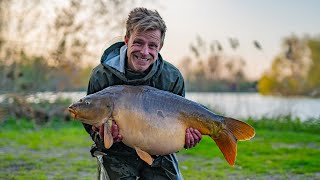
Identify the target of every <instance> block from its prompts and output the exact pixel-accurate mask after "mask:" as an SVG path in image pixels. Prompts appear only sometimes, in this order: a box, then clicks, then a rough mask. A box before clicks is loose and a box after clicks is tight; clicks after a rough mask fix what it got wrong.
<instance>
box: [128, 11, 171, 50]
mask: <svg viewBox="0 0 320 180" xmlns="http://www.w3.org/2000/svg"><path fill="white" fill-rule="evenodd" d="M126 28H127V32H126V36H127V37H130V35H131V33H132V32H134V31H139V32H144V31H148V30H160V32H161V44H163V41H164V37H165V33H166V30H167V27H166V24H165V22H164V21H163V19H162V17H161V16H160V14H159V13H158V12H157V11H156V10H154V11H152V10H149V9H146V8H143V7H139V8H135V9H133V10H132V11H131V12H130V13H129V16H128V19H127V22H126Z"/></svg>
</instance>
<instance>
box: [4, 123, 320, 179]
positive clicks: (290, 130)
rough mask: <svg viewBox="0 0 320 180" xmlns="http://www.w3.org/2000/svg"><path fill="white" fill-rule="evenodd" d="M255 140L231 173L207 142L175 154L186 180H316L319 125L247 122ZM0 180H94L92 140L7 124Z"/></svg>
mask: <svg viewBox="0 0 320 180" xmlns="http://www.w3.org/2000/svg"><path fill="white" fill-rule="evenodd" d="M248 121H249V122H250V124H253V126H254V127H255V128H256V137H255V138H254V139H252V140H250V141H245V142H239V143H238V155H237V161H236V165H235V166H234V167H230V166H229V165H228V164H227V162H226V161H225V160H224V158H223V156H222V154H221V152H220V150H219V149H218V148H217V146H216V145H215V143H214V142H213V141H212V140H211V139H210V138H207V137H204V139H203V140H202V141H201V143H200V144H199V145H198V146H197V147H195V148H193V149H189V150H182V151H180V152H179V153H178V158H179V161H180V168H181V171H182V174H183V176H184V178H185V179H213V178H217V179H288V178H290V179H292V178H293V179H320V166H319V164H320V136H319V133H317V132H320V131H319V128H320V127H319V124H318V122H319V121H309V122H304V123H301V122H300V121H297V120H290V118H282V119H262V120H259V121H254V122H253V121H252V120H248ZM0 125H1V126H0V137H1V141H0V162H1V163H0V179H94V178H95V176H96V161H95V159H94V158H92V157H91V155H90V153H89V149H90V145H91V140H90V138H89V136H88V134H87V133H86V132H85V131H84V129H83V128H82V125H81V124H80V123H79V122H60V121H59V120H56V121H52V122H50V123H49V124H46V125H43V126H36V125H34V124H33V123H31V122H29V121H26V120H14V119H11V120H9V121H6V122H2V123H1V124H0Z"/></svg>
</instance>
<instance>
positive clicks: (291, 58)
mask: <svg viewBox="0 0 320 180" xmlns="http://www.w3.org/2000/svg"><path fill="white" fill-rule="evenodd" d="M258 90H259V92H260V93H261V94H263V95H281V96H310V97H320V36H315V37H311V36H308V35H306V36H304V37H298V36H296V35H291V36H288V37H286V38H284V39H283V41H282V50H281V52H280V53H279V54H278V56H277V57H275V59H274V60H273V62H272V65H271V68H270V69H269V70H268V71H267V72H265V73H264V74H263V75H262V77H261V78H260V80H259V83H258Z"/></svg>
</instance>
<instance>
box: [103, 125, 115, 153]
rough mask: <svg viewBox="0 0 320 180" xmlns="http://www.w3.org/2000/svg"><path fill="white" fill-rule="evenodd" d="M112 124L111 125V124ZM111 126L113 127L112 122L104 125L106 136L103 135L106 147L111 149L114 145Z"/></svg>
mask: <svg viewBox="0 0 320 180" xmlns="http://www.w3.org/2000/svg"><path fill="white" fill-rule="evenodd" d="M110 122H111V124H110ZM111 126H112V121H109V120H108V121H107V122H106V123H104V135H103V141H104V147H105V148H107V149H109V148H110V147H111V146H112V144H113V137H112V134H111Z"/></svg>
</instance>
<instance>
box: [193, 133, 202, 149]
mask: <svg viewBox="0 0 320 180" xmlns="http://www.w3.org/2000/svg"><path fill="white" fill-rule="evenodd" d="M191 134H192V137H193V138H194V145H196V144H198V143H199V141H200V140H201V138H202V135H201V133H200V132H199V131H198V130H197V129H192V131H191Z"/></svg>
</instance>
